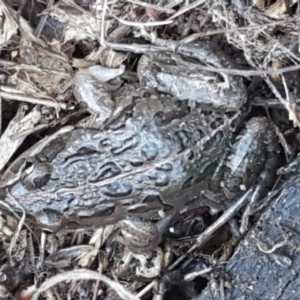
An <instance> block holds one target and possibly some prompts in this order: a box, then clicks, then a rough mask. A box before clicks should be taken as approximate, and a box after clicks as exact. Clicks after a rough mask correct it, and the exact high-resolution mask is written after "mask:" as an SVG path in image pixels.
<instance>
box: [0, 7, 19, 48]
mask: <svg viewBox="0 0 300 300" xmlns="http://www.w3.org/2000/svg"><path fill="white" fill-rule="evenodd" d="M17 31H18V24H17V22H16V21H15V19H14V18H13V17H12V15H11V14H10V11H9V9H8V7H7V5H6V4H4V2H3V1H0V47H2V46H3V45H4V44H5V43H6V42H8V41H9V40H10V39H11V38H12V37H13V36H14V35H15V34H17Z"/></svg>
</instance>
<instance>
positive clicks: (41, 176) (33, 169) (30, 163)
mask: <svg viewBox="0 0 300 300" xmlns="http://www.w3.org/2000/svg"><path fill="white" fill-rule="evenodd" d="M52 171H53V167H52V165H51V164H50V163H49V162H47V161H41V160H40V159H38V158H36V157H35V158H29V159H27V160H26V164H25V165H24V168H23V170H22V173H21V176H20V181H21V182H22V184H23V186H24V187H25V188H26V189H27V190H28V191H33V190H36V189H38V188H41V187H42V186H44V185H45V184H46V183H47V182H48V181H49V179H50V177H51V173H52Z"/></svg>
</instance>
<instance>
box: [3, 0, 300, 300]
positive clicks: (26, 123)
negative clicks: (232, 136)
mask: <svg viewBox="0 0 300 300" xmlns="http://www.w3.org/2000/svg"><path fill="white" fill-rule="evenodd" d="M299 12H300V7H299V1H296V0H293V1H285V0H274V1H264V0H255V1H254V0H253V1H250V2H249V1H248V2H247V1H244V0H234V1H223V0H220V1H204V0H190V1H183V0H176V1H171V0H162V1H158V0H120V1H108V0H103V1H98V0H95V1H87V0H61V1H53V0H52V1H38V0H6V1H0V25H1V27H0V47H1V48H0V50H1V55H0V110H1V113H0V116H1V128H0V132H1V138H0V171H1V176H2V181H1V183H2V184H4V183H5V184H9V183H12V182H15V181H16V180H17V179H18V176H20V174H16V173H15V172H14V171H15V169H17V167H20V165H22V164H24V168H25V167H27V166H25V163H24V160H22V157H23V158H24V157H26V155H28V154H29V153H30V151H31V148H30V147H31V146H32V145H35V144H36V142H40V143H41V146H42V145H44V144H45V143H47V142H49V139H51V138H53V137H51V134H53V133H54V132H56V131H57V130H58V129H59V130H61V131H62V132H66V131H71V130H72V129H73V128H74V126H81V127H93V128H98V129H99V130H101V129H103V127H104V126H105V122H106V121H107V120H111V119H113V118H115V117H116V115H118V114H119V113H120V109H121V107H128V106H129V105H130V103H131V99H125V100H124V99H123V100H122V101H123V102H122V101H121V100H119V99H120V97H119V96H120V95H118V94H117V93H116V91H117V90H118V89H119V87H120V86H121V85H122V84H123V83H124V82H125V83H127V82H130V83H138V74H139V72H140V69H139V59H140V55H141V54H145V53H146V54H148V56H147V57H148V58H149V59H150V60H151V61H153V60H155V59H154V58H153V56H152V54H153V53H156V52H158V51H159V52H162V53H166V54H165V57H164V60H162V61H157V62H156V63H157V65H159V66H160V67H161V68H163V67H164V64H167V62H168V63H172V54H174V53H176V54H177V53H179V54H182V55H188V54H189V55H191V52H189V47H188V46H189V45H193V43H200V44H201V43H203V45H204V44H205V43H208V42H209V43H210V45H211V46H212V48H213V49H214V52H213V53H210V54H209V55H207V56H206V57H202V52H201V49H196V50H199V51H198V52H197V51H195V52H193V60H189V61H184V60H182V61H181V62H180V64H177V65H176V66H174V74H172V76H173V77H172V78H171V79H170V78H167V79H166V77H164V78H159V79H157V78H158V75H157V78H155V79H154V78H151V79H150V80H152V81H151V84H152V85H153V87H154V88H157V89H160V91H162V92H169V93H170V94H173V95H174V96H176V97H177V98H179V99H193V100H195V99H197V98H199V97H200V98H201V97H202V98H203V94H201V93H203V91H202V90H201V89H200V90H199V91H198V92H197V93H190V94H189V91H187V90H186V89H185V87H186V86H187V85H188V84H189V80H190V78H188V76H183V74H185V70H189V69H193V70H195V71H196V72H197V80H198V81H197V88H199V86H200V87H201V79H202V76H203V75H202V74H209V76H210V77H209V78H210V81H211V82H212V83H213V84H214V85H215V86H218V93H217V94H212V95H213V96H211V98H212V99H214V100H216V101H215V103H216V105H217V104H218V103H219V104H221V105H223V106H224V105H225V106H226V105H227V103H221V102H218V101H219V98H218V95H220V94H222V93H223V94H224V93H226V87H227V86H228V84H229V83H228V82H229V80H228V78H230V76H231V77H232V76H236V77H237V76H239V77H240V79H239V80H240V81H239V84H238V86H239V85H240V84H241V83H242V82H246V86H247V94H248V97H249V99H251V101H250V102H251V105H252V106H253V107H254V108H255V109H261V110H265V111H266V114H268V115H270V114H272V119H274V120H275V123H276V126H278V128H279V127H280V130H279V129H278V128H277V129H278V135H279V136H280V138H281V141H282V144H284V149H285V154H286V157H287V158H290V157H291V156H292V155H293V154H295V153H296V152H297V151H298V150H299V133H298V140H297V139H294V136H295V135H294V134H295V133H297V132H298V129H299V127H300V123H299V102H300V100H299V99H300V90H299V83H298V78H300V53H299V51H300V43H299V36H300V35H299V21H298V16H299ZM194 50H195V49H194ZM221 50H222V51H221ZM167 53H168V54H167ZM195 53H197V54H195ZM221 53H222V55H223V56H222V57H221V61H222V64H219V62H218V59H219V57H220V55H221ZM145 57H146V56H145ZM216 57H217V58H218V59H216ZM198 59H201V60H204V61H205V64H203V65H200V64H198V63H197V60H198ZM148 63H149V62H148V61H144V64H145V65H147V64H148ZM105 72H111V73H108V74H107V77H106V74H105ZM104 75H105V76H104ZM185 75H186V74H185ZM143 76H145V78H147V74H146V73H145V74H142V75H141V77H143ZM180 76H182V77H180ZM207 76H208V75H207ZM99 77H101V84H100V85H99V82H98V80H96V79H95V78H98V79H99ZM174 78H175V79H176V80H186V82H185V85H183V88H182V90H180V89H178V88H177V86H172V84H171V83H170V82H172V80H175V79H174ZM182 78H185V79H182ZM220 78H221V79H223V81H220ZM148 79H149V78H148ZM148 79H147V80H148ZM145 80H146V79H145ZM193 80H194V81H195V78H193ZM82 81H85V82H88V83H89V86H88V88H82V86H81V85H80V84H81V82H82ZM96 81H97V82H96ZM220 82H221V83H220ZM208 90H209V89H208ZM235 91H236V94H235V96H236V100H237V101H242V99H243V97H244V96H245V91H243V90H242V91H241V92H239V91H238V90H237V89H236V90H235ZM237 91H238V92H237ZM207 93H209V91H207ZM239 93H240V94H239ZM112 95H113V96H114V97H115V98H114V99H115V101H113V100H112ZM89 97H90V98H89ZM118 97H119V98H118ZM132 97H134V91H132ZM193 97H194V98H195V99H194V98H193ZM103 99H105V106H103V105H102V106H101V105H99V102H101V103H103V101H102V100H103ZM100 100H101V101H100ZM241 104H242V103H241ZM226 107H227V106H226ZM227 108H228V110H230V107H227ZM118 109H119V110H118ZM277 123H283V124H284V125H282V124H281V126H279V125H278V124H277ZM64 125H66V126H65V127H63V126H64ZM282 128H283V129H282ZM56 134H57V135H59V132H57V133H56ZM22 155H23V156H22ZM16 157H19V160H18V161H17V163H13V162H14V159H15V158H16ZM0 201H1V198H0ZM12 201H14V200H13V199H12ZM239 201H240V202H237V203H236V204H234V205H232V206H231V207H230V208H229V209H228V211H227V212H226V213H225V214H223V216H222V217H220V218H219V219H217V217H218V216H214V217H212V216H210V219H209V222H204V221H203V218H201V222H200V221H199V222H198V219H197V216H196V217H194V215H193V221H191V218H187V219H188V220H189V222H188V225H186V227H187V228H188V229H187V228H185V227H184V226H182V227H183V228H185V230H186V232H185V234H182V233H181V235H180V236H181V237H180V238H179V239H166V241H164V242H163V243H162V246H161V247H158V248H156V249H155V251H153V252H151V253H147V254H145V255H144V256H142V255H133V254H132V253H131V252H130V251H129V250H128V249H126V247H125V246H123V245H122V243H119V241H118V235H117V234H116V233H117V232H118V229H116V228H115V227H114V226H106V227H105V228H98V229H90V228H89V229H86V228H82V229H81V230H77V231H67V230H62V231H59V232H57V233H48V232H42V231H41V230H38V229H36V228H31V227H30V225H29V224H27V222H26V220H25V215H23V216H22V217H20V216H19V215H17V214H15V213H14V212H13V211H11V213H12V215H6V214H5V213H2V214H1V215H0V237H1V238H0V248H1V255H0V261H1V264H0V298H1V299H2V298H3V299H60V298H63V299H66V298H69V299H78V298H80V299H104V300H112V299H131V300H132V299H155V300H160V299H176V297H178V299H187V300H189V299H193V298H194V297H198V298H195V299H202V298H201V297H202V296H201V295H200V293H201V291H202V290H204V289H205V287H206V289H205V290H204V291H205V293H207V294H209V292H208V287H207V283H208V282H209V281H210V282H213V279H214V280H215V279H216V280H217V279H218V284H219V287H220V291H221V292H220V293H221V294H222V289H224V282H225V284H227V282H228V278H227V277H226V276H227V275H226V272H225V270H224V268H223V266H224V262H227V260H228V259H229V257H230V256H231V254H232V253H233V248H234V247H235V246H237V245H238V243H239V241H240V239H241V238H242V237H241V235H240V233H241V230H240V228H239V226H238V225H237V220H239V218H240V216H237V217H236V218H233V215H234V214H237V211H238V209H239V208H240V206H241V205H242V204H243V205H245V204H244V202H243V201H245V198H242V199H240V200H239ZM270 201H271V200H269V201H267V202H266V204H265V205H267V204H268V203H270ZM278 203H279V202H278ZM263 209H264V207H262V206H260V207H254V208H253V209H252V210H251V213H250V212H249V215H247V216H245V215H244V217H243V218H244V219H243V220H244V221H245V219H247V222H248V218H252V217H253V215H255V214H254V212H255V213H258V216H259V215H260V213H261V212H262V210H263ZM203 215H204V216H205V215H206V212H205V211H204V212H201V216H203ZM265 218H267V217H266V215H264V216H263V219H262V220H264V219H265ZM254 219H255V218H254ZM251 221H253V220H252V219H251ZM254 221H256V220H254ZM182 222H183V223H184V221H182ZM226 222H229V225H228V227H226V228H225V227H224V226H223V225H224V223H226ZM245 222H246V221H245ZM261 222H262V221H261ZM222 226H223V227H222ZM265 226H266V225H265ZM220 227H221V228H220ZM174 228H175V229H176V226H174V227H173V228H172V229H173V230H174V232H173V234H174V236H175V235H176V232H175V229H174ZM244 229H245V228H244ZM244 229H243V230H242V233H243V234H246V232H245V231H246V230H244ZM193 230H194V232H193ZM255 230H256V229H255ZM202 231H203V232H202ZM201 232H202V233H201ZM234 232H235V233H236V236H235V235H234ZM192 233H193V234H192ZM169 234H171V233H170V232H169ZM182 236H184V237H182ZM212 236H213V237H214V238H213V239H212V240H213V241H210V242H209V241H208V240H211V237H212ZM216 236H217V237H218V238H216ZM250 238H251V239H252V238H253V239H255V237H253V236H248V239H250ZM216 241H217V242H216ZM284 242H287V241H284ZM287 244H288V243H287ZM200 246H201V249H200ZM204 246H205V249H204V250H203V249H202V248H203V247H204ZM244 246H245V245H244V244H241V246H239V248H238V249H239V250H238V251H239V252H238V254H236V255H239V253H241V252H242V251H244V248H243V247H244ZM281 246H283V245H280V247H281ZM211 249H213V250H211ZM295 249H296V248H295ZM245 251H246V250H245ZM260 255H261V254H260ZM287 263H289V261H288V260H287ZM230 266H231V265H230ZM230 268H231V267H229V269H230ZM232 268H234V266H233V265H232ZM231 275H232V274H231ZM222 276H223V277H222ZM222 284H223V285H222ZM213 287H214V288H215V287H216V286H213ZM226 287H227V286H226ZM177 288H178V290H176V289H177ZM249 288H251V287H249ZM174 291H175V293H174ZM176 291H177V292H176ZM172 292H173V294H172ZM205 295H206V294H205ZM223 296H224V295H223ZM203 299H204V298H203ZM205 299H206V298H205ZM207 299H208V298H207ZM264 299H265V298H264Z"/></svg>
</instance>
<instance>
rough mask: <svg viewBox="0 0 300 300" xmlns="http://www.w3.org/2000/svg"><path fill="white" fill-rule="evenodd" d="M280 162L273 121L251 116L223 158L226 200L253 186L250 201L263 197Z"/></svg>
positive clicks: (274, 177)
mask: <svg viewBox="0 0 300 300" xmlns="http://www.w3.org/2000/svg"><path fill="white" fill-rule="evenodd" d="M280 163H281V148H280V144H279V139H278V137H277V135H276V132H275V128H274V126H273V124H272V122H271V121H270V120H268V119H267V118H265V117H254V118H252V119H250V120H249V121H248V122H247V125H246V128H245V129H244V130H242V132H241V134H240V135H239V136H238V137H237V139H236V141H235V143H234V145H233V147H232V150H231V154H230V155H229V157H228V159H227V161H226V166H225V172H224V181H223V182H222V188H223V193H224V195H225V197H226V199H227V200H228V202H231V201H232V200H233V199H235V198H236V197H237V196H239V195H241V194H242V193H243V192H244V191H246V190H248V189H249V188H250V187H252V186H256V188H255V189H254V192H253V194H252V198H251V203H252V204H253V203H255V202H257V201H258V200H259V199H261V198H263V197H265V196H266V194H267V193H268V191H270V189H271V188H272V186H273V185H274V183H275V180H276V171H277V168H278V167H279V165H280ZM248 213H249V212H248ZM244 221H245V220H244ZM242 231H243V230H242Z"/></svg>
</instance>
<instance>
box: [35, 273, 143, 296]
mask: <svg viewBox="0 0 300 300" xmlns="http://www.w3.org/2000/svg"><path fill="white" fill-rule="evenodd" d="M69 280H75V281H78V280H101V281H102V282H104V283H106V284H107V285H109V286H110V287H111V288H112V289H114V290H115V291H116V292H117V293H118V295H119V296H120V297H121V298H122V299H124V300H139V299H140V298H138V297H136V296H135V295H132V294H131V293H130V292H129V291H127V290H126V289H125V288H124V287H123V286H122V285H121V284H119V283H117V282H115V281H112V280H111V279H109V278H108V277H106V276H104V275H102V274H99V273H97V272H93V271H90V270H87V269H81V270H74V271H69V272H65V273H64V274H59V275H56V276H53V277H52V278H50V279H49V280H47V281H45V282H44V283H43V284H42V285H41V286H40V287H39V289H38V290H37V291H36V293H35V294H34V295H33V296H32V299H31V300H38V298H39V296H40V294H41V293H43V292H45V291H46V290H48V289H50V288H51V287H53V286H55V285H56V284H58V283H60V282H63V281H69Z"/></svg>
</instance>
